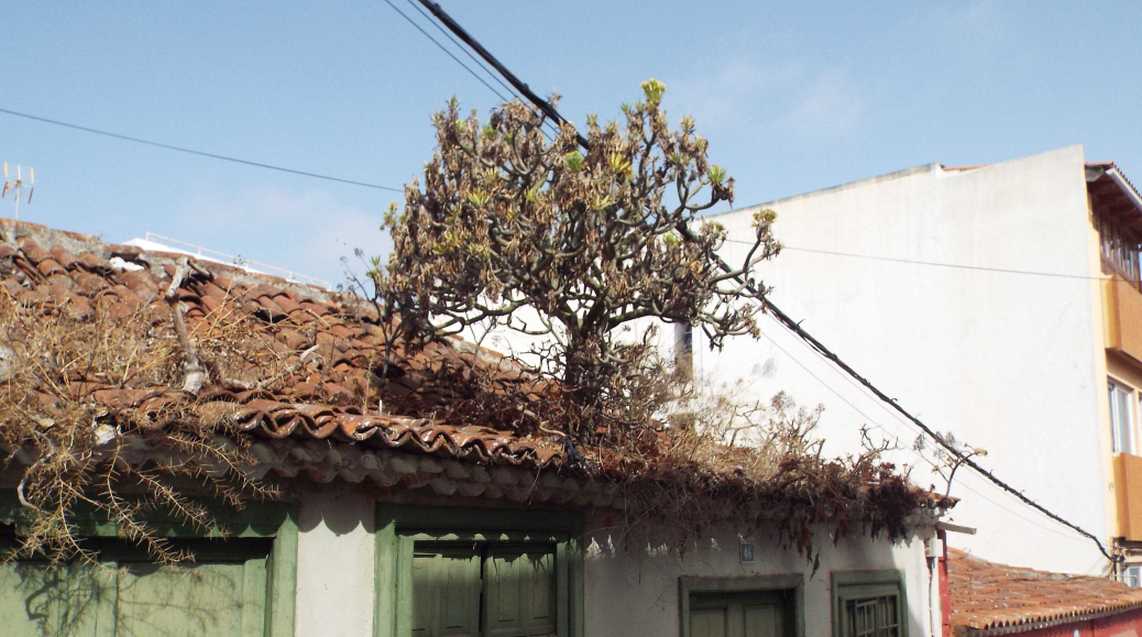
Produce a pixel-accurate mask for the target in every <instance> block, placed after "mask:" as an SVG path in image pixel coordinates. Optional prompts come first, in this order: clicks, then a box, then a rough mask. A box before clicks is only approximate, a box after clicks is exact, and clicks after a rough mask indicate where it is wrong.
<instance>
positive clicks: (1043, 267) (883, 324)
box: [695, 146, 1112, 572]
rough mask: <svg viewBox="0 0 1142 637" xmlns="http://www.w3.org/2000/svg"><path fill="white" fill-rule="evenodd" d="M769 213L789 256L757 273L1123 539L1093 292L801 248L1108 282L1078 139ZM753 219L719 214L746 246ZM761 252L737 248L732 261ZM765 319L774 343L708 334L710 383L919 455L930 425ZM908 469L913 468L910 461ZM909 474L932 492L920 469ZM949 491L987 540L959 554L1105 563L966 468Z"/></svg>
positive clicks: (933, 409)
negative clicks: (907, 418)
mask: <svg viewBox="0 0 1142 637" xmlns="http://www.w3.org/2000/svg"><path fill="white" fill-rule="evenodd" d="M760 207H768V208H772V209H774V210H776V211H777V214H778V219H777V223H776V226H775V233H776V235H777V236H778V238H779V239H780V240H781V241H782V242H783V243H784V244H786V245H787V246H789V248H788V249H787V250H786V251H785V252H783V253H782V254H781V255H780V256H779V257H778V258H777V260H776V261H774V262H771V263H770V264H766V265H765V266H764V267H763V268H761V270H760V273H761V276H762V277H763V278H764V280H765V282H766V283H767V284H769V285H771V286H773V287H774V288H775V289H774V292H773V295H772V299H773V300H774V301H775V302H776V303H777V304H778V305H779V306H780V307H782V308H783V309H784V310H785V311H786V312H787V313H789V314H790V315H791V316H793V317H794V318H795V319H798V320H800V319H804V321H805V322H804V326H805V327H806V329H808V330H809V331H810V332H812V333H813V334H814V335H815V336H817V337H818V338H819V339H820V340H821V341H823V342H824V343H826V344H827V345H829V346H831V347H832V348H833V349H834V351H836V352H837V353H839V354H840V355H841V356H842V357H843V358H844V359H845V360H847V361H849V362H850V363H851V364H852V365H853V366H854V367H855V368H856V369H857V370H859V371H861V372H862V373H864V374H865V375H866V376H867V377H868V378H870V379H872V380H873V381H874V382H875V383H876V384H877V385H879V386H880V387H882V388H884V389H885V390H887V391H888V392H890V393H891V395H892V396H894V397H895V398H897V399H898V400H899V402H900V403H901V404H902V405H903V406H905V407H906V408H908V409H909V410H911V411H912V412H913V413H914V414H916V415H917V416H919V417H920V418H921V419H922V420H924V421H925V422H927V423H928V424H929V425H931V426H933V427H934V428H936V429H938V430H940V431H953V432H954V433H955V434H956V436H957V437H958V438H960V439H961V440H966V441H968V442H970V443H972V444H974V445H977V446H982V447H984V448H986V449H987V450H988V451H989V453H990V455H989V456H988V457H987V458H986V459H985V460H984V462H985V464H986V465H987V466H990V467H992V468H994V470H995V471H996V473H997V474H998V475H1000V476H1001V477H1003V478H1005V479H1007V480H1009V481H1010V482H1011V483H1013V484H1014V485H1016V486H1018V487H1019V488H1021V489H1024V490H1025V492H1026V493H1027V494H1028V495H1030V496H1032V497H1034V498H1035V499H1037V500H1040V501H1041V502H1042V503H1044V504H1045V505H1046V506H1048V507H1049V508H1051V509H1052V510H1055V511H1058V512H1059V513H1061V514H1062V515H1063V516H1064V517H1066V518H1068V519H1070V520H1073V521H1075V522H1077V523H1079V524H1081V525H1082V526H1084V527H1085V528H1087V529H1089V530H1091V531H1092V532H1094V533H1095V534H1097V535H1098V536H1099V537H1101V538H1106V537H1107V536H1108V535H1109V528H1108V524H1109V521H1110V518H1109V516H1110V515H1111V513H1112V512H1111V511H1108V507H1107V499H1106V494H1107V489H1108V483H1107V476H1108V473H1107V464H1108V462H1107V461H1108V460H1109V447H1108V446H1106V441H1105V440H1104V438H1105V437H1106V432H1103V431H1102V426H1101V425H1100V424H1099V423H1101V422H1103V419H1102V418H1100V409H1102V408H1103V405H1102V402H1103V401H1105V400H1106V399H1105V389H1104V388H1105V356H1104V354H1103V350H1102V342H1103V341H1102V332H1101V330H1102V323H1101V315H1100V312H1101V310H1100V305H1099V296H1098V287H1097V285H1098V282H1097V281H1094V280H1088V279H1082V278H1051V277H1038V276H1027V275H1018V274H1008V273H999V272H986V271H979V270H965V269H953V268H941V267H933V266H925V265H916V264H906V263H896V262H887V261H877V260H870V259H860V258H851V257H844V256H837V255H828V254H820V253H815V252H808V251H803V250H799V249H801V248H804V249H811V250H826V251H838V252H847V253H856V254H863V255H875V256H879V257H889V258H903V259H913V260H922V261H929V262H942V263H952V264H965V265H972V266H983V267H992V268H1010V269H1019V270H1032V271H1043V272H1053V273H1063V274H1069V275H1078V276H1090V277H1093V276H1097V275H1098V274H1099V272H1098V260H1097V245H1093V246H1092V241H1094V240H1095V238H1094V236H1093V235H1092V233H1091V230H1090V226H1089V222H1088V213H1087V203H1086V188H1085V182H1084V172H1083V151H1082V148H1081V147H1078V146H1073V147H1068V148H1063V149H1059V150H1055V151H1051V152H1048V153H1043V154H1041V155H1036V156H1032V157H1026V158H1022V159H1017V160H1014V161H1009V162H1005V163H1000V164H994V165H988V166H983V167H980V168H976V169H973V170H967V171H946V170H943V169H941V168H940V167H939V166H935V165H933V166H925V167H920V168H916V169H911V170H907V171H902V172H899V173H894V174H890V175H886V176H884V177H880V178H875V179H870V180H866V181H862V182H857V183H853V184H849V185H845V186H841V187H838V188H833V189H829V190H825V191H820V192H815V193H811V194H807V195H801V196H797V197H791V198H788V199H783V200H778V201H776V202H773V203H770V204H763V205H762V206H760ZM755 209H756V208H751V209H744V210H741V211H735V212H732V213H727V214H724V215H721V216H719V217H716V220H717V221H719V222H721V223H723V224H724V225H725V226H726V227H727V229H728V230H729V235H730V237H731V238H735V237H736V238H741V239H748V238H749V236H750V234H751V232H750V227H749V226H750V219H751V215H752V213H753V211H754V210H755ZM745 250H746V246H744V245H737V244H731V245H728V246H727V249H726V250H725V254H726V255H727V256H728V257H730V260H731V262H732V260H733V259H732V257H734V256H735V255H736V256H737V257H738V258H739V259H740V258H741V255H743V254H744V251H745ZM1092 254H1093V255H1094V258H1092ZM763 328H764V331H765V337H764V338H763V339H761V340H760V341H757V342H754V341H752V340H750V339H748V338H740V339H736V340H734V341H733V342H732V343H730V344H729V345H728V346H727V347H726V348H725V350H724V351H722V352H720V353H718V352H709V351H706V348H705V347H704V345H703V344H702V343H696V344H695V346H696V349H697V350H698V353H697V361H696V368H697V369H698V370H699V373H700V374H702V375H703V376H704V377H705V378H708V379H712V380H713V381H714V382H728V381H733V380H736V379H740V378H744V379H746V380H747V381H748V382H749V383H751V384H752V387H753V393H754V394H755V395H757V396H758V397H767V396H769V395H772V394H773V393H774V392H776V391H778V390H786V391H788V392H789V393H790V394H792V396H793V397H794V398H795V399H797V400H798V402H800V403H801V404H803V405H806V404H808V405H811V404H816V403H823V404H824V405H825V406H826V412H825V414H824V416H823V418H822V423H821V430H820V433H821V434H823V435H824V436H825V438H826V440H827V447H826V449H827V451H829V452H832V453H836V454H839V453H845V452H848V451H851V450H853V449H855V448H857V446H858V442H859V437H858V436H859V433H858V432H859V426H860V425H861V424H869V425H870V426H872V427H873V428H874V434H880V435H882V436H888V437H895V438H899V439H900V442H901V443H902V444H904V445H909V446H910V444H911V443H912V441H913V440H914V438H915V437H916V435H917V430H915V429H914V428H912V427H911V426H907V425H905V424H904V423H903V421H902V420H901V419H900V418H899V417H896V416H895V415H893V413H891V412H889V411H888V410H887V409H886V408H885V407H884V406H883V405H881V404H880V403H878V402H877V401H876V400H875V399H873V398H871V396H870V395H868V394H866V393H865V392H864V391H862V390H858V389H856V388H855V386H853V385H852V384H850V382H849V381H848V380H847V379H846V378H845V377H843V376H842V375H841V374H840V373H838V372H836V371H834V370H833V369H832V368H831V367H830V366H829V365H827V364H826V363H825V362H824V361H823V360H821V359H819V358H818V357H816V356H815V355H814V354H813V353H812V352H811V351H810V350H809V349H808V348H807V347H806V346H805V345H803V344H802V343H801V342H800V341H799V340H798V339H796V337H794V336H792V335H791V334H789V333H787V332H785V331H784V330H783V329H782V328H780V327H779V326H778V325H777V324H776V323H775V322H774V321H772V320H771V319H767V320H766V321H764V322H763ZM802 365H803V366H804V368H802ZM814 375H815V376H817V377H819V378H820V380H818V379H816V378H814V377H813V376H814ZM822 381H823V382H822ZM1102 410H1103V411H1105V410H1104V409H1102ZM896 458H897V459H898V460H899V461H900V462H902V463H912V462H916V457H915V454H914V453H912V452H905V453H900V454H897V455H896ZM913 475H914V477H915V478H916V480H917V481H918V482H920V483H921V484H925V486H926V480H927V478H926V477H925V476H924V474H923V472H920V471H917V472H916V473H914V474H913ZM961 476H962V477H961ZM952 493H953V495H956V496H959V497H961V498H963V501H962V502H961V503H960V505H959V506H958V507H956V509H955V510H954V511H953V518H954V519H955V520H956V521H957V522H959V523H961V524H966V525H969V526H973V527H977V528H978V529H979V533H978V534H977V535H976V536H974V537H965V536H953V538H952V539H951V543H952V544H953V545H958V546H960V547H963V548H967V549H969V550H971V551H973V552H975V553H977V554H979V555H981V556H983V557H985V558H991V559H994V560H998V561H1004V562H1009V563H1014V564H1021V565H1028V566H1033V567H1038V568H1044V569H1050V570H1061V571H1073V572H1099V571H1101V569H1102V568H1104V567H1105V560H1103V559H1102V557H1101V555H1100V554H1099V553H1098V552H1097V549H1096V548H1095V546H1094V544H1093V543H1091V542H1090V541H1089V540H1086V539H1083V538H1081V537H1079V536H1077V535H1076V534H1074V533H1073V532H1071V531H1069V530H1066V529H1065V528H1064V527H1061V526H1060V525H1058V524H1055V523H1053V522H1051V521H1049V520H1048V519H1047V518H1045V517H1043V516H1042V515H1040V514H1037V513H1036V512H1034V511H1032V510H1031V509H1029V508H1027V507H1025V506H1023V505H1021V504H1019V503H1018V501H1017V500H1016V499H1015V498H1013V497H1012V496H1010V495H1007V494H1004V493H1002V492H1001V491H999V490H998V489H997V488H995V487H993V486H991V485H990V484H989V483H987V482H985V481H984V480H983V479H981V478H980V477H978V476H975V475H971V474H970V471H961V473H960V474H959V475H957V478H956V484H955V487H954V489H953V492H952Z"/></svg>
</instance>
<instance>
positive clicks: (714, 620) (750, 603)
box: [690, 592, 793, 637]
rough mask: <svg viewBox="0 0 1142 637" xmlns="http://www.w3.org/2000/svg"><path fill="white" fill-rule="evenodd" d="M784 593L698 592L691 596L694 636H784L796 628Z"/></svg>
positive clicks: (691, 626) (691, 634)
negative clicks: (793, 627)
mask: <svg viewBox="0 0 1142 637" xmlns="http://www.w3.org/2000/svg"><path fill="white" fill-rule="evenodd" d="M791 612H792V611H791V609H790V608H789V604H788V603H787V600H786V599H785V597H784V596H783V594H782V593H780V592H746V593H696V594H693V595H691V597H690V637H784V636H785V635H788V634H789V631H790V629H791V628H792V626H793V617H792V616H791V615H790V614H791Z"/></svg>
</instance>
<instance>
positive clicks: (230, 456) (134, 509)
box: [0, 286, 276, 563]
mask: <svg viewBox="0 0 1142 637" xmlns="http://www.w3.org/2000/svg"><path fill="white" fill-rule="evenodd" d="M172 287H177V286H172ZM110 298H111V299H114V297H110ZM114 303H116V301H114V300H111V301H109V302H107V303H96V304H94V305H93V307H91V308H90V311H89V312H84V313H83V314H81V315H80V314H77V313H75V312H74V311H73V308H72V307H70V306H68V305H67V304H64V305H62V306H61V305H58V304H56V303H54V302H50V301H48V302H44V303H38V304H34V305H23V304H21V303H20V302H18V301H17V300H16V299H15V298H14V297H13V296H12V295H11V293H10V292H8V290H7V289H5V288H0V451H3V452H4V454H5V455H4V457H3V459H2V461H0V462H2V464H0V466H2V467H6V468H8V469H9V470H12V471H14V472H15V474H16V475H17V476H18V477H19V483H18V487H17V494H18V496H19V500H20V502H21V504H22V505H23V507H22V509H21V514H20V519H19V528H20V531H21V535H20V543H19V545H18V546H17V547H16V549H15V551H14V552H13V554H11V555H8V556H6V557H8V558H14V557H23V556H31V555H46V556H48V557H50V558H51V559H54V560H59V559H68V558H74V557H79V558H83V559H92V558H93V557H94V555H93V554H92V553H91V551H90V550H89V549H88V548H86V547H85V546H84V544H83V542H82V540H81V539H80V537H79V534H78V533H77V525H78V524H79V521H80V520H81V519H84V518H86V517H88V516H96V517H98V518H103V519H106V520H107V521H108V522H111V523H113V524H115V525H116V526H117V528H118V529H119V533H120V535H122V536H124V537H126V538H127V539H129V540H132V541H134V542H136V543H137V544H139V545H140V546H142V547H143V548H145V549H146V551H147V552H148V553H149V554H150V555H151V556H152V557H153V558H154V559H156V560H158V561H160V562H163V563H173V562H178V561H183V560H188V559H190V558H191V556H190V555H189V554H187V553H184V552H182V551H179V550H176V549H174V548H173V547H172V545H170V544H169V543H168V542H167V541H166V540H165V539H164V538H163V537H162V536H161V535H160V534H159V533H157V532H156V531H155V529H154V528H153V526H152V523H151V522H149V520H154V519H156V518H162V519H165V520H168V521H173V522H175V523H178V524H182V525H186V526H189V527H191V528H194V529H198V530H201V531H206V530H209V529H213V530H216V531H217V530H219V529H221V528H223V526H224V525H222V524H219V521H218V520H217V519H216V518H215V517H214V514H212V513H211V511H210V510H208V509H207V508H206V507H205V506H203V504H201V502H200V501H199V500H198V499H197V496H200V495H204V494H209V495H211V496H213V497H215V498H220V499H221V500H222V501H223V502H224V503H225V504H226V505H228V506H230V507H233V508H241V507H243V506H244V503H245V502H246V501H247V500H248V499H249V498H264V497H273V496H274V495H275V491H274V489H273V487H272V486H270V485H267V484H264V483H263V482H261V481H259V480H257V479H254V478H253V477H251V475H250V474H249V472H248V468H249V467H251V466H252V465H253V459H252V457H251V456H250V455H249V454H248V446H249V442H248V437H247V436H244V435H239V434H238V432H236V431H234V430H232V425H231V424H230V423H228V421H227V420H226V419H225V418H220V419H218V418H216V419H211V420H210V422H209V424H207V423H206V421H204V419H203V418H202V417H201V414H200V413H199V412H198V411H196V407H197V406H198V400H197V397H196V396H195V394H194V393H193V392H186V391H182V390H181V388H182V387H184V386H185V384H186V381H187V378H188V375H189V374H190V371H191V370H190V369H189V368H190V367H191V366H192V365H191V363H190V362H189V361H190V357H189V356H188V352H187V348H186V344H187V343H188V342H189V343H192V344H193V345H192V349H193V352H194V357H195V358H196V360H197V361H198V363H197V364H198V365H199V366H200V367H205V368H209V371H207V370H203V371H202V374H204V377H205V378H209V377H210V375H211V374H213V375H216V376H218V377H222V376H224V375H226V374H229V373H240V372H248V371H249V370H250V369H255V368H261V369H263V370H268V371H270V372H272V371H273V370H274V369H275V362H274V361H275V360H276V359H275V357H274V356H273V355H272V352H273V351H274V348H273V347H271V346H270V345H269V339H267V338H265V337H264V336H263V335H262V334H260V332H259V328H258V326H257V325H254V324H252V323H251V321H249V320H248V318H245V317H244V316H243V315H242V313H241V312H235V311H234V308H232V307H229V306H223V307H220V308H218V309H217V310H216V311H215V312H212V313H211V314H210V315H208V316H206V317H205V318H204V319H202V320H199V321H195V322H194V324H193V326H192V327H190V328H189V329H188V330H187V331H186V333H185V334H184V335H183V336H185V337H186V338H188V339H189V341H186V340H184V339H183V337H182V336H180V334H179V329H177V328H176V323H182V327H183V328H184V329H186V323H185V319H184V317H183V315H182V313H183V310H182V308H181V307H180V306H179V304H178V303H177V302H175V303H172V304H170V305H169V306H163V305H161V304H142V305H140V306H139V307H138V309H137V310H136V311H135V312H134V313H132V314H130V315H129V316H126V317H124V316H122V315H121V314H119V313H115V312H112V311H111V307H112V304H114ZM120 307H121V306H120ZM203 361H205V363H204V362H203ZM148 396H149V397H150V399H148V400H139V399H140V398H145V397H148ZM140 440H145V441H146V443H147V445H148V447H149V449H150V451H149V452H148V453H147V457H146V458H140V457H139V456H138V454H137V453H134V454H133V448H132V447H133V444H135V443H137V442H139V441H140ZM188 487H189V488H188ZM203 488H205V490H203Z"/></svg>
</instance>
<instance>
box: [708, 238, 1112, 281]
mask: <svg viewBox="0 0 1142 637" xmlns="http://www.w3.org/2000/svg"><path fill="white" fill-rule="evenodd" d="M726 242H727V243H739V244H742V245H749V246H752V245H753V242H751V241H743V240H741V239H726ZM781 249H782V250H790V251H792V252H808V253H812V254H825V255H830V256H836V257H848V258H851V259H868V260H871V261H885V262H888V263H906V264H910V265H923V266H929V267H934V268H949V269H953V270H978V271H981V272H998V273H1001V274H1023V275H1028V276H1040V277H1049V278H1055V279H1078V280H1085V281H1108V280H1110V278H1111V277H1106V276H1090V275H1086V274H1066V273H1063V272H1043V271H1040V270H1022V269H1018V268H999V267H991V266H984V265H966V264H963V263H946V262H943V261H925V260H922V259H908V258H904V257H886V256H880V255H875V254H860V253H857V252H842V251H840V250H823V249H820V248H804V247H800V246H791V245H785V244H782V245H781Z"/></svg>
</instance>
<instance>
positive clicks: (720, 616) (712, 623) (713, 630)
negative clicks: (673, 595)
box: [690, 607, 729, 637]
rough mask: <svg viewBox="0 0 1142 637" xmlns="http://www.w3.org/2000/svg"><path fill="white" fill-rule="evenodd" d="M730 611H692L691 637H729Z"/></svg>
mask: <svg viewBox="0 0 1142 637" xmlns="http://www.w3.org/2000/svg"><path fill="white" fill-rule="evenodd" d="M728 610H729V609H727V608H725V607H721V608H698V609H693V610H691V611H690V637H729V632H728V631H729V622H728V621H727V619H728V618H727V617H726V612H727V611H728Z"/></svg>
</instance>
